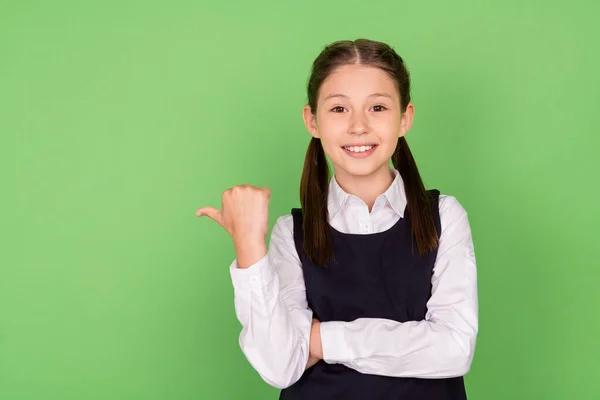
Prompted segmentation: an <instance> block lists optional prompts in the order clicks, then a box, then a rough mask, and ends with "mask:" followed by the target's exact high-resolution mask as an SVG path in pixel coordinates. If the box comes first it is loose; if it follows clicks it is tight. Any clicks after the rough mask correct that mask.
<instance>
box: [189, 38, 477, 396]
mask: <svg viewBox="0 0 600 400" xmlns="http://www.w3.org/2000/svg"><path fill="white" fill-rule="evenodd" d="M414 109H415V108H414V105H413V104H412V103H411V97H410V79H409V73H408V71H407V69H406V66H405V64H404V61H403V60H402V58H401V57H400V56H399V55H398V54H397V53H396V52H395V51H394V50H393V49H392V48H391V47H390V46H388V45H387V44H385V43H381V42H377V41H371V40H366V39H359V40H355V41H339V42H335V43H332V44H331V45H329V46H327V47H325V49H324V50H323V51H322V52H321V53H320V54H319V56H318V57H317V58H316V60H315V61H314V63H313V66H312V73H311V76H310V79H309V83H308V104H307V105H306V106H305V107H304V110H303V119H304V123H305V125H306V128H307V130H308V132H309V133H310V135H311V136H312V139H311V141H310V144H309V147H308V151H307V154H306V159H305V162H304V168H303V172H302V179H301V184H300V203H301V208H299V209H292V210H291V213H290V214H288V215H284V216H281V217H279V218H278V219H277V221H276V223H275V225H274V227H273V232H272V234H271V239H270V243H269V248H268V251H267V245H266V237H267V234H268V202H269V198H270V190H269V189H267V188H259V187H255V186H251V185H240V186H235V187H233V188H231V189H228V190H226V191H225V192H224V193H223V195H222V208H221V209H220V210H219V209H215V208H212V207H204V208H200V209H199V210H198V211H197V213H196V214H197V215H198V216H201V215H206V216H208V217H210V218H212V219H214V220H215V221H216V222H217V223H219V224H220V225H221V226H222V227H223V228H224V229H226V230H227V232H229V234H230V235H231V236H232V238H233V242H234V245H235V249H236V256H237V257H236V259H235V260H234V262H233V263H232V264H231V266H230V273H231V278H232V282H233V285H234V289H235V299H234V301H235V311H236V315H237V317H238V319H239V321H240V322H241V324H242V326H243V329H242V332H241V334H240V345H241V348H242V350H243V352H244V354H245V356H246V358H247V359H248V361H249V362H250V363H251V365H252V366H253V367H254V368H255V369H256V371H257V372H258V373H259V374H260V375H261V377H262V378H263V379H264V380H265V381H266V382H267V383H269V384H270V385H272V386H275V387H277V388H281V389H282V390H281V394H280V399H350V400H352V399H405V400H407V399H411V400H412V399H427V400H437V399H440V400H441V399H444V400H458V399H461V400H462V399H466V391H465V386H464V381H463V376H464V375H465V374H466V373H467V372H468V371H469V369H470V366H471V361H472V359H473V353H474V350H475V342H476V336H477V332H478V304H477V276H476V275H477V274H476V264H475V255H474V250H473V241H472V237H471V229H470V226H469V221H468V218H467V213H466V211H465V209H464V208H463V207H462V206H461V204H460V203H459V202H458V201H457V199H456V198H454V197H453V196H450V195H443V194H440V193H439V191H437V190H426V189H425V187H424V185H423V182H422V180H421V177H420V175H419V171H418V169H417V165H416V163H415V161H414V159H413V157H412V154H411V152H410V149H409V147H408V144H407V142H406V139H405V137H404V136H405V135H406V134H407V133H408V131H409V129H410V127H411V124H412V121H413V116H414ZM326 157H327V158H329V160H331V164H332V165H333V169H334V171H333V175H332V176H330V172H329V168H328V163H327V158H326ZM390 160H391V161H392V165H393V167H390Z"/></svg>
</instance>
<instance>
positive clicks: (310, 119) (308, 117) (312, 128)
mask: <svg viewBox="0 0 600 400" xmlns="http://www.w3.org/2000/svg"><path fill="white" fill-rule="evenodd" d="M302 118H303V119H304V125H305V126H306V130H307V131H308V133H310V134H311V136H312V137H314V138H317V139H319V138H320V136H319V129H318V128H317V117H316V116H315V115H314V114H313V113H312V110H311V109H310V106H309V105H308V104H307V105H305V106H304V110H302Z"/></svg>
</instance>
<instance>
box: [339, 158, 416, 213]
mask: <svg viewBox="0 0 600 400" xmlns="http://www.w3.org/2000/svg"><path fill="white" fill-rule="evenodd" d="M390 171H391V172H392V174H393V175H394V180H393V181H392V184H391V185H390V187H389V188H388V189H387V190H386V191H385V192H383V193H382V194H381V195H379V196H378V197H377V200H376V202H375V205H376V206H377V207H379V206H380V205H381V206H386V205H387V206H390V207H391V208H392V209H393V210H394V212H396V214H398V215H399V216H400V217H403V216H404V210H405V208H406V193H405V191H404V180H403V179H402V176H401V175H400V173H399V172H398V170H396V169H394V168H391V169H390ZM350 197H353V195H351V194H349V193H346V192H345V191H344V190H343V189H342V188H341V187H340V185H339V184H338V183H337V180H336V179H335V175H334V176H332V177H331V180H330V182H329V194H328V208H329V218H330V219H333V218H334V217H335V216H336V215H337V214H338V213H339V212H340V210H341V209H342V208H343V207H344V205H346V202H347V201H348V199H349V198H350Z"/></svg>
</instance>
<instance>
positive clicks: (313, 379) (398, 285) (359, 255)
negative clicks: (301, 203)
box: [279, 190, 467, 400]
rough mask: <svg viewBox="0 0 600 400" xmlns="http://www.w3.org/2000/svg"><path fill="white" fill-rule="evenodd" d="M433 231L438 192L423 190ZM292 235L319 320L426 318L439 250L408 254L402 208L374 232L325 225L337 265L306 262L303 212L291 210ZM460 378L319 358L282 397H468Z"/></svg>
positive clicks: (460, 399) (407, 232)
mask: <svg viewBox="0 0 600 400" xmlns="http://www.w3.org/2000/svg"><path fill="white" fill-rule="evenodd" d="M429 194H430V197H431V200H432V202H433V205H434V207H433V209H434V217H435V225H436V229H437V232H438V236H439V234H440V231H441V227H440V215H439V207H438V200H439V194H440V192H439V191H437V190H430V191H429ZM292 215H293V219H294V241H295V246H296V250H297V251H298V255H299V257H300V261H301V262H302V268H303V273H304V281H305V285H306V297H307V300H308V306H309V307H310V308H311V309H312V310H313V313H314V317H315V318H316V319H318V320H319V321H322V322H325V321H353V320H355V319H357V318H386V319H392V320H396V321H399V322H405V321H419V320H423V319H425V314H426V313H427V301H428V300H429V298H430V296H431V276H432V274H433V266H434V263H435V259H436V256H437V251H432V252H429V253H428V254H426V255H425V257H423V258H421V257H419V253H418V251H417V249H416V244H415V250H414V253H413V250H412V243H411V238H410V229H409V226H410V225H409V223H410V222H409V221H410V215H409V213H408V207H407V208H406V210H405V213H404V218H400V220H399V221H398V222H397V223H396V224H394V225H393V226H392V227H391V228H390V229H388V230H386V231H384V232H379V233H374V234H367V235H362V234H348V233H342V232H339V231H337V230H336V229H334V228H333V227H330V229H331V232H332V236H333V247H334V253H335V259H336V260H337V262H336V263H333V264H331V265H328V266H327V267H326V268H323V267H320V266H316V265H314V264H312V263H311V262H309V261H308V260H307V258H306V254H305V253H304V250H303V238H302V210H301V209H296V208H295V209H292ZM466 398H467V397H466V393H465V386H464V381H463V378H462V377H457V378H445V379H419V378H400V377H388V376H380V375H372V374H363V373H360V372H357V371H356V370H354V369H352V368H349V367H346V366H344V365H342V364H327V363H325V362H324V361H323V360H321V361H319V362H318V363H317V364H315V365H314V366H313V367H311V368H310V369H308V370H307V371H305V372H304V375H302V377H301V378H300V380H298V381H297V382H296V383H294V384H293V385H292V386H290V387H288V388H286V389H283V390H282V391H281V393H280V397H279V399H280V400H321V399H322V400H330V399H331V400H333V399H340V400H466Z"/></svg>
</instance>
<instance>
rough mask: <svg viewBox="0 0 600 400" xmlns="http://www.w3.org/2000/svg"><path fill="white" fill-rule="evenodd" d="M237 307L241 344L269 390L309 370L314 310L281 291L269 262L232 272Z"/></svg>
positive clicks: (289, 381)
mask: <svg viewBox="0 0 600 400" xmlns="http://www.w3.org/2000/svg"><path fill="white" fill-rule="evenodd" d="M231 273H232V278H233V279H234V288H235V297H234V305H235V310H236V315H237V317H238V320H239V321H240V323H241V324H242V332H241V334H240V337H239V343H240V346H241V348H242V351H243V352H244V354H245V355H246V358H247V359H248V361H249V362H250V364H251V365H252V366H253V367H254V368H255V369H256V371H257V372H258V373H259V374H260V375H261V377H262V378H263V379H264V380H265V381H266V382H267V383H269V384H270V385H272V386H274V387H277V388H285V387H288V386H290V385H291V384H293V383H294V382H296V381H297V380H298V379H300V377H301V376H302V374H303V372H304V370H305V369H306V367H307V363H308V358H309V335H310V327H311V321H312V311H311V310H310V309H308V307H303V306H298V304H302V303H301V302H298V301H295V300H293V297H297V296H304V297H305V294H304V292H300V293H299V292H298V291H293V290H282V289H281V285H280V279H279V277H278V275H277V274H276V273H274V272H273V268H272V266H271V265H270V264H269V260H268V257H263V258H262V259H260V260H259V261H258V263H256V264H253V265H251V266H249V267H247V268H246V269H241V268H236V267H235V265H234V266H233V267H232V269H231Z"/></svg>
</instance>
